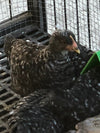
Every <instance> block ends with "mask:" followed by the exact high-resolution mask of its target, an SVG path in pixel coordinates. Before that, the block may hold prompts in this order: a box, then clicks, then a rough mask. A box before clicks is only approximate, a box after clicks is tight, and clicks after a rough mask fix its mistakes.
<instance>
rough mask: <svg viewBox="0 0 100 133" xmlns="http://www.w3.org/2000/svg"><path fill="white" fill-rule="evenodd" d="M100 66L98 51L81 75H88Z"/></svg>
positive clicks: (99, 53)
mask: <svg viewBox="0 0 100 133" xmlns="http://www.w3.org/2000/svg"><path fill="white" fill-rule="evenodd" d="M99 65H100V51H97V52H95V53H94V54H93V55H92V56H91V58H90V59H89V60H88V62H87V64H86V65H85V66H84V68H83V69H82V71H81V73H80V75H82V74H84V73H86V72H87V71H88V70H90V69H91V68H93V67H96V66H99Z"/></svg>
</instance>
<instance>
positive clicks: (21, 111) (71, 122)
mask: <svg viewBox="0 0 100 133" xmlns="http://www.w3.org/2000/svg"><path fill="white" fill-rule="evenodd" d="M97 71H100V68H98V70H96V69H95V70H91V71H90V72H88V73H86V74H84V75H82V76H79V78H78V79H77V81H76V82H75V84H74V86H73V87H71V88H70V89H66V90H63V89H62V88H61V87H59V88H52V89H40V90H37V91H35V92H34V93H32V94H31V95H30V96H27V97H25V98H23V99H22V101H20V102H19V103H18V105H17V106H16V108H15V109H14V111H13V113H12V117H11V118H10V119H9V121H8V124H9V129H11V133H20V130H21V133H23V132H24V131H25V130H26V133H28V132H30V133H33V132H35V133H42V129H44V133H53V132H55V133H66V132H67V131H68V130H70V129H74V127H75V125H76V124H77V123H78V122H80V121H83V120H85V119H86V118H88V117H92V116H95V115H97V114H99V113H100V74H99V72H97ZM36 123H37V124H36ZM55 123H56V125H55ZM36 125H37V127H36ZM25 127H26V129H25ZM48 129H49V130H48ZM15 131H16V132H15ZM40 131H41V132H40ZM70 132H72V133H73V132H75V131H70Z"/></svg>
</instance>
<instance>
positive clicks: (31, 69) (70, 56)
mask: <svg viewBox="0 0 100 133" xmlns="http://www.w3.org/2000/svg"><path fill="white" fill-rule="evenodd" d="M79 47H80V49H81V52H82V53H83V55H82V53H80V51H79V49H78V44H77V43H76V39H75V35H74V34H73V33H72V32H71V31H68V30H63V31H62V30H56V31H55V32H54V33H53V34H52V35H51V37H50V40H49V44H48V45H47V46H42V45H37V44H33V43H31V42H26V41H24V40H22V39H15V38H14V37H13V36H11V35H7V37H6V38H5V45H4V49H5V53H6V55H7V57H8V60H9V64H10V68H11V78H12V80H11V81H12V89H13V90H14V91H15V92H16V93H18V94H20V95H21V96H26V95H28V94H30V93H31V92H33V91H35V90H36V89H46V88H49V89H52V88H53V89H54V88H57V87H62V90H64V89H65V88H66V87H67V88H70V87H72V86H73V84H74V83H75V79H76V78H77V77H78V76H79V74H80V71H81V69H82V67H83V66H84V65H85V64H86V62H87V60H88V59H89V57H90V55H88V53H89V51H88V50H87V49H86V48H85V47H83V46H82V45H79ZM73 51H75V52H78V53H80V55H78V54H76V53H75V52H73ZM85 57H86V58H85ZM77 62H78V63H77Z"/></svg>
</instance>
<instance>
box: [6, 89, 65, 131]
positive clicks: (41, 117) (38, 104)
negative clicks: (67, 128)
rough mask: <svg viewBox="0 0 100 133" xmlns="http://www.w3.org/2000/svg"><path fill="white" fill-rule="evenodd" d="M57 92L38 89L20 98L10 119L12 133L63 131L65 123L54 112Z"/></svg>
mask: <svg viewBox="0 0 100 133" xmlns="http://www.w3.org/2000/svg"><path fill="white" fill-rule="evenodd" d="M54 98H55V93H54V92H53V91H51V90H38V91H35V92H34V93H33V94H30V96H27V97H25V98H23V99H22V100H20V102H19V103H18V104H17V106H16V109H15V110H12V111H11V112H10V114H12V117H11V118H10V119H9V120H8V125H9V132H10V133H62V131H63V124H62V123H61V122H60V121H59V119H58V117H56V115H55V114H54V113H53V112H52V108H51V107H53V99H54Z"/></svg>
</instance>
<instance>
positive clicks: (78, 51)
mask: <svg viewBox="0 0 100 133" xmlns="http://www.w3.org/2000/svg"><path fill="white" fill-rule="evenodd" d="M70 38H71V39H72V41H73V45H72V47H73V51H75V52H76V53H78V54H80V50H79V48H78V46H77V43H76V42H75V40H74V39H73V37H72V36H71V35H70Z"/></svg>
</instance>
